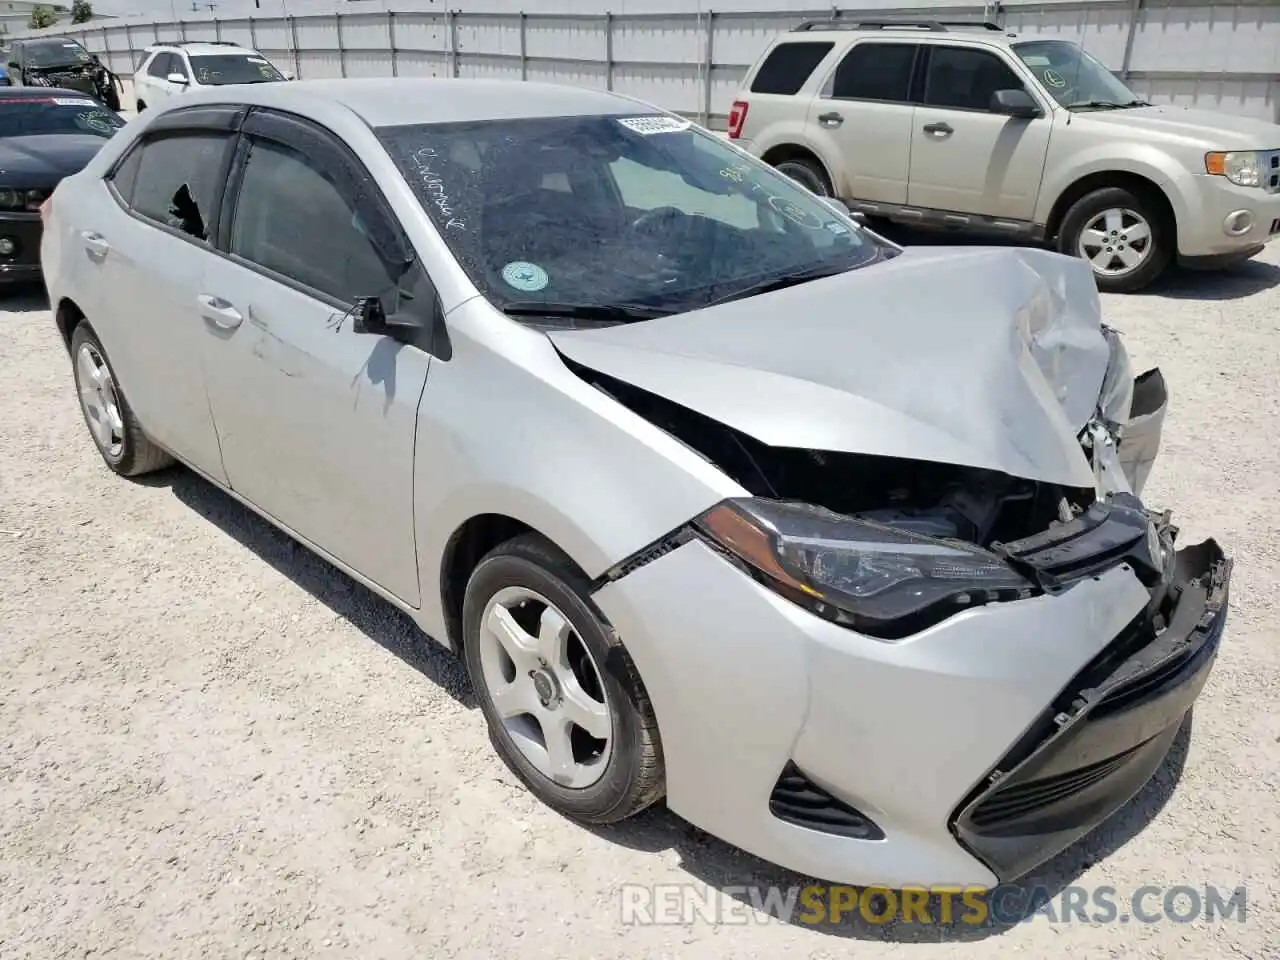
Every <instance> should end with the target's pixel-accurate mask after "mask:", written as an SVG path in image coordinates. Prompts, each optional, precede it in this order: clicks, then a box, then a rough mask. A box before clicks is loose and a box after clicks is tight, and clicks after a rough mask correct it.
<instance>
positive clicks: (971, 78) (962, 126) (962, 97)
mask: <svg viewBox="0 0 1280 960" xmlns="http://www.w3.org/2000/svg"><path fill="white" fill-rule="evenodd" d="M997 90H1024V91H1025V92H1026V93H1027V94H1028V95H1030V96H1031V98H1032V99H1033V100H1036V101H1037V102H1039V103H1040V105H1041V108H1042V110H1043V113H1044V115H1043V116H1041V117H1038V118H1035V119H1018V118H1015V117H1009V116H1005V115H1003V114H998V113H993V112H992V111H991V97H992V94H994V93H995V92H996V91H997ZM923 100H924V102H923V104H922V105H921V106H920V107H919V109H917V110H916V113H915V124H914V129H913V131H912V145H911V184H910V188H909V190H908V202H909V203H910V204H911V205H912V206H914V207H927V208H930V209H934V210H948V211H954V212H956V213H968V214H978V215H981V216H984V217H992V218H999V219H1004V220H1020V221H1029V220H1031V219H1032V218H1033V217H1034V215H1035V208H1036V199H1037V197H1038V196H1039V194H1040V182H1041V179H1042V178H1043V175H1044V163H1045V157H1046V155H1047V154H1048V150H1049V134H1050V132H1051V130H1052V128H1053V119H1052V117H1053V113H1052V111H1051V110H1049V109H1048V105H1047V104H1045V103H1044V101H1043V98H1042V97H1041V96H1040V95H1039V93H1038V92H1037V91H1036V90H1034V89H1032V88H1031V86H1030V85H1029V84H1027V83H1025V82H1024V81H1023V78H1022V77H1021V76H1020V75H1019V72H1018V70H1017V69H1016V68H1015V67H1014V66H1013V65H1012V64H1011V63H1010V61H1008V60H1006V59H1005V57H1003V56H1002V55H1001V54H1000V53H998V52H997V51H995V50H993V49H989V48H979V47H969V46H961V45H952V44H941V43H938V44H933V45H932V46H930V48H929V61H928V65H927V70H926V81H925V89H924V97H923Z"/></svg>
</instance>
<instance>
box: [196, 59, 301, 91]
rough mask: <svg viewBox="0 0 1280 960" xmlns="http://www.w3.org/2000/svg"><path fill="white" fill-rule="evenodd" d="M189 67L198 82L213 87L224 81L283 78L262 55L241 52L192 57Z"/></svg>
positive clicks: (238, 81)
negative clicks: (248, 54)
mask: <svg viewBox="0 0 1280 960" xmlns="http://www.w3.org/2000/svg"><path fill="white" fill-rule="evenodd" d="M191 69H192V70H193V71H194V72H195V75H196V80H197V81H198V82H199V83H203V84H207V85H208V86H214V87H216V86H221V85H222V84H225V83H267V82H270V81H273V80H283V79H284V74H282V73H281V72H280V71H279V70H277V69H276V68H275V67H273V66H272V65H271V64H270V63H269V62H268V61H267V60H266V59H265V58H264V57H251V56H246V55H245V54H243V53H240V54H234V53H231V54H227V53H219V54H214V55H207V56H196V57H192V58H191Z"/></svg>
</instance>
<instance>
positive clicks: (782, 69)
mask: <svg viewBox="0 0 1280 960" xmlns="http://www.w3.org/2000/svg"><path fill="white" fill-rule="evenodd" d="M834 46H835V44H834V43H830V42H821V41H813V40H809V41H792V42H788V43H780V44H778V45H777V46H776V47H774V48H773V49H772V50H770V51H769V55H768V56H767V57H765V58H764V63H762V64H760V69H759V70H758V71H756V75H755V78H754V79H753V80H752V81H751V92H752V93H776V94H781V95H782V96H792V95H794V94H797V93H799V92H800V88H801V87H803V86H804V84H805V81H806V80H808V79H809V76H810V74H812V73H813V71H814V69H815V68H816V67H817V66H818V64H820V63H821V62H822V61H823V60H824V59H825V58H826V56H827V54H828V53H830V52H831V48H832V47H834Z"/></svg>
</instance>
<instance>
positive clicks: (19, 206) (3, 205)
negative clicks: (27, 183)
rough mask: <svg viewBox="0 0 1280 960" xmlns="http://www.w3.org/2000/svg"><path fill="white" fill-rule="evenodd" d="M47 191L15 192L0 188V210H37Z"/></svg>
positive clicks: (7, 188) (10, 189)
mask: <svg viewBox="0 0 1280 960" xmlns="http://www.w3.org/2000/svg"><path fill="white" fill-rule="evenodd" d="M48 195H49V192H48V191H47V190H15V189H13V188H11V187H0V210H39V209H40V204H42V203H43V202H44V198H45V197H47V196H48Z"/></svg>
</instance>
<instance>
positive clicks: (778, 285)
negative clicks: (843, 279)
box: [706, 265, 852, 307]
mask: <svg viewBox="0 0 1280 960" xmlns="http://www.w3.org/2000/svg"><path fill="white" fill-rule="evenodd" d="M850 269H852V268H851V267H833V266H830V265H825V266H821V267H810V268H809V269H807V270H796V271H795V272H793V273H784V274H782V275H781V276H776V277H770V278H769V279H768V280H761V281H760V282H759V283H753V284H751V285H749V286H746V287H742V288H741V289H739V290H735V291H733V293H731V294H728V295H727V296H724V297H720V298H718V299H716V300H712V301H711V302H710V303H708V304H706V306H708V307H714V306H716V305H717V304H721V303H728V302H729V301H730V300H745V299H747V298H748V297H756V296H759V295H760V294H762V293H770V292H772V291H774V290H781V289H783V288H784V287H794V286H796V285H798V284H801V283H808V282H809V281H810V280H821V279H822V278H823V277H834V276H835V275H836V274H838V273H846V272H848V271H849V270H850Z"/></svg>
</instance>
